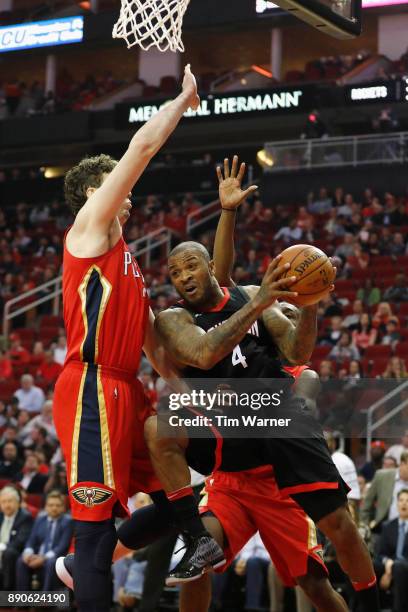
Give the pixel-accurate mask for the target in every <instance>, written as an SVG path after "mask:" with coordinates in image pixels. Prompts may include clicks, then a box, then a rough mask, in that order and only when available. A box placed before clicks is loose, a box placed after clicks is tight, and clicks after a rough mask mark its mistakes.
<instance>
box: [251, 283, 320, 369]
mask: <svg viewBox="0 0 408 612" xmlns="http://www.w3.org/2000/svg"><path fill="white" fill-rule="evenodd" d="M243 289H244V290H245V292H246V293H247V294H248V296H249V297H250V298H252V297H253V296H254V295H255V294H256V292H257V290H258V287H256V286H254V285H249V286H246V287H243ZM283 299H285V298H283ZM316 314H317V304H316V305H314V306H306V307H304V308H302V309H301V311H300V318H299V322H298V323H297V325H296V326H295V325H293V323H292V322H291V321H289V319H288V318H287V317H285V315H284V314H283V313H282V312H281V310H280V308H279V307H278V306H276V305H275V304H274V305H272V306H271V307H270V308H267V309H266V310H264V312H263V314H262V321H263V322H264V324H265V327H266V329H267V330H268V332H269V334H270V336H271V338H272V339H273V341H274V342H275V344H276V345H277V347H278V349H279V352H280V353H281V354H282V356H283V357H284V358H285V359H286V360H287V361H288V362H289V363H291V364H293V365H302V364H303V363H306V362H307V361H309V359H310V357H311V355H312V352H313V349H314V347H315V344H316V338H317V317H316Z"/></svg>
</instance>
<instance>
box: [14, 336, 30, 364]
mask: <svg viewBox="0 0 408 612" xmlns="http://www.w3.org/2000/svg"><path fill="white" fill-rule="evenodd" d="M10 342H11V346H10V350H9V356H10V359H11V363H12V364H13V365H27V364H29V363H30V353H29V352H28V351H27V349H26V348H24V346H23V345H22V344H21V340H20V336H19V335H18V334H11V336H10Z"/></svg>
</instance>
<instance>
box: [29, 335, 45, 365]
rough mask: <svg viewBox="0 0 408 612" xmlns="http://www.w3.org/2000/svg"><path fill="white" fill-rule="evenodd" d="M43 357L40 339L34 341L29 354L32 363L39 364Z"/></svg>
mask: <svg viewBox="0 0 408 612" xmlns="http://www.w3.org/2000/svg"><path fill="white" fill-rule="evenodd" d="M44 359H45V351H44V345H43V343H42V342H41V341H40V340H37V342H34V346H33V354H32V356H31V363H32V365H40V364H41V363H43V361H44Z"/></svg>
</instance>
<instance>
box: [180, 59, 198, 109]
mask: <svg viewBox="0 0 408 612" xmlns="http://www.w3.org/2000/svg"><path fill="white" fill-rule="evenodd" d="M182 89H183V94H185V95H186V97H187V108H192V109H193V110H197V108H198V107H199V106H200V97H199V95H198V93H197V81H196V78H195V76H194V74H193V73H192V72H191V68H190V64H187V66H186V67H185V68H184V79H183V85H182Z"/></svg>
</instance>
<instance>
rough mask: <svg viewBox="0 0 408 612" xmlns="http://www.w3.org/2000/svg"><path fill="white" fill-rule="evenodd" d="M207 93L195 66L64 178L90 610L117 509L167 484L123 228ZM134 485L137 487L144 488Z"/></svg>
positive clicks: (72, 477) (77, 503) (78, 519)
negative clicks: (147, 422) (165, 151)
mask: <svg viewBox="0 0 408 612" xmlns="http://www.w3.org/2000/svg"><path fill="white" fill-rule="evenodd" d="M198 104H199V98H198V95H197V86H196V82H195V78H194V76H193V74H192V73H191V71H190V67H189V66H187V67H186V69H185V74H184V80H183V86H182V93H181V94H180V95H179V96H178V97H177V98H176V99H175V100H173V101H172V102H171V103H170V104H169V105H167V106H166V108H165V109H162V110H161V111H160V112H159V113H158V114H157V115H156V116H154V117H153V118H152V119H150V121H148V122H147V123H146V124H145V125H144V126H143V127H142V128H141V129H140V130H139V131H138V132H137V133H136V134H135V136H134V137H133V139H132V140H131V142H130V144H129V147H128V149H127V151H126V152H125V154H124V155H123V157H122V158H121V160H120V161H119V162H115V161H114V160H113V159H112V158H110V157H109V156H106V155H100V156H98V157H93V158H86V159H84V160H82V161H81V162H80V163H79V164H78V165H77V166H75V167H74V168H72V169H71V170H70V171H69V172H68V173H67V176H66V178H65V195H66V200H67V203H68V204H69V205H70V207H71V209H72V211H73V213H74V215H75V221H74V223H73V225H72V227H71V228H70V229H69V231H68V232H67V234H66V237H65V243H64V263H63V297H64V321H65V326H66V330H67V339H68V352H67V357H66V361H65V365H64V369H63V371H62V373H61V375H60V377H59V379H58V381H57V384H56V387H55V396H54V420H55V425H56V429H57V432H58V437H59V440H60V443H61V447H62V451H63V454H64V457H65V460H66V465H67V476H68V482H69V495H70V504H71V511H72V516H73V518H74V521H75V539H76V554H75V564H74V570H73V573H74V584H75V596H76V600H77V603H78V605H79V609H80V610H81V612H85V611H86V612H93V611H97V612H105V611H106V612H107V611H108V610H109V609H110V602H111V590H110V584H111V580H110V568H111V559H112V551H113V549H114V547H115V544H116V540H117V537H116V530H115V527H114V518H115V516H126V515H127V513H128V511H127V500H128V497H129V477H130V468H131V461H132V459H133V458H136V459H137V464H134V465H133V466H132V470H133V472H134V473H133V474H132V477H133V478H134V479H135V478H136V479H137V478H138V479H139V480H143V482H140V486H139V487H138V488H137V490H145V491H149V490H155V489H159V488H161V487H160V483H159V482H158V481H157V479H155V477H154V475H153V473H152V471H151V470H150V469H149V465H150V464H149V461H148V457H147V455H146V453H145V446H144V439H143V421H144V419H145V415H146V413H148V410H149V408H148V407H147V406H146V404H145V401H144V395H143V389H142V385H141V383H139V382H138V381H137V379H136V373H137V370H138V366H139V361H140V357H141V351H142V348H144V350H145V352H146V353H147V355H148V357H149V358H150V360H151V361H152V363H153V365H154V367H156V368H157V369H158V370H159V371H160V370H161V371H162V372H163V373H164V374H165V366H166V361H165V360H164V359H161V362H159V358H160V354H161V351H162V349H160V348H159V346H158V343H157V340H156V337H155V333H154V328H153V315H152V313H151V312H149V305H148V296H147V291H146V288H145V286H144V281H143V277H142V274H141V272H140V269H139V267H138V265H137V263H136V261H135V260H134V258H133V257H132V255H131V254H130V252H129V250H128V248H127V246H126V244H125V242H124V240H123V236H122V226H123V224H124V223H125V222H126V220H127V219H128V218H129V215H130V213H129V211H130V208H131V203H130V199H129V197H130V191H131V189H132V187H133V185H134V184H135V183H136V181H137V180H138V179H139V177H140V176H141V174H142V172H143V171H144V169H145V167H146V166H147V164H148V163H149V161H150V160H151V158H152V157H153V156H154V155H155V153H156V152H157V151H158V150H159V149H160V147H161V146H162V145H163V144H164V142H165V141H166V140H167V138H168V137H169V136H170V134H171V133H172V132H173V131H174V129H175V128H176V126H177V124H178V122H179V121H180V119H181V117H182V116H183V113H184V112H185V111H186V110H187V109H188V108H193V109H195V108H197V106H198ZM135 488H136V487H135V485H134V486H133V490H135Z"/></svg>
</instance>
